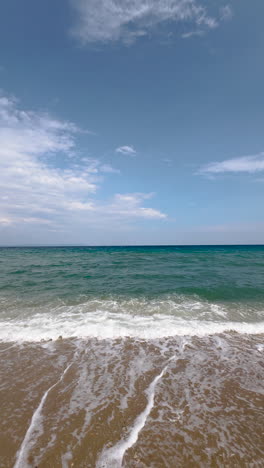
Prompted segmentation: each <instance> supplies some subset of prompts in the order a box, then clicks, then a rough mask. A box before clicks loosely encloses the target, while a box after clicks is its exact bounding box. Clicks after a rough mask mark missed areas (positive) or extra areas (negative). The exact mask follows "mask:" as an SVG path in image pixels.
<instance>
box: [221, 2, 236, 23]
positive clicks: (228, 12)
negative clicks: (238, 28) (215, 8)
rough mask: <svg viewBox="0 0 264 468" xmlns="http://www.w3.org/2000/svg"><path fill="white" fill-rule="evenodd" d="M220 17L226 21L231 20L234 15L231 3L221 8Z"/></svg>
mask: <svg viewBox="0 0 264 468" xmlns="http://www.w3.org/2000/svg"><path fill="white" fill-rule="evenodd" d="M220 15H221V16H220V17H221V19H222V20H224V21H229V20H230V19H231V18H232V17H233V11H232V8H231V7H230V5H225V6H224V7H223V8H220Z"/></svg>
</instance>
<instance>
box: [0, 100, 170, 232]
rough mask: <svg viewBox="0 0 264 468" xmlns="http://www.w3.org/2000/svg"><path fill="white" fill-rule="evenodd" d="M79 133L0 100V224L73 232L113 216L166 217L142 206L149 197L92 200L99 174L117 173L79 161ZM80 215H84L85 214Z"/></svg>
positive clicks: (68, 125) (87, 160)
mask: <svg viewBox="0 0 264 468" xmlns="http://www.w3.org/2000/svg"><path fill="white" fill-rule="evenodd" d="M78 132H79V129H78V128H77V127H76V126H75V125H74V124H73V123H71V122H66V121H62V120H58V119H54V118H53V117H51V116H50V115H48V114H43V113H41V112H35V111H34V112H33V111H27V110H21V109H20V108H19V105H18V103H17V101H16V100H15V99H13V98H9V97H6V96H2V97H1V96H0V141H1V144H0V193H1V196H0V226H1V227H2V229H7V228H12V227H13V228H14V229H17V228H18V227H19V229H20V228H21V226H22V225H25V226H26V225H28V226H32V227H34V229H35V228H36V227H38V228H39V229H41V230H42V231H43V230H44V229H48V228H49V230H51V228H52V229H53V230H56V229H58V230H63V228H64V227H65V226H68V229H69V230H74V226H75V223H76V224H78V225H79V228H80V229H81V228H84V227H85V228H87V225H90V224H92V225H93V226H95V227H96V225H97V223H98V222H102V221H103V220H108V221H107V222H108V223H109V222H110V221H111V219H112V218H114V219H116V218H119V219H120V220H122V219H123V220H124V219H125V220H127V219H129V218H130V219H134V218H147V219H150V218H153V219H154V218H156V219H159V218H160V219H161V218H163V217H165V215H163V214H162V213H160V212H159V211H158V210H154V209H152V208H145V207H144V206H142V203H143V201H144V200H146V199H147V198H149V197H150V195H149V194H147V195H144V194H134V195H133V194H132V195H129V196H127V197H130V198H128V199H127V200H126V202H125V201H124V198H122V197H126V196H124V195H118V196H115V197H114V198H112V199H110V201H102V200H100V201H99V200H98V199H96V193H97V191H98V190H99V188H100V186H101V184H102V183H103V181H104V176H103V175H104V174H107V173H108V174H111V173H119V170H118V169H115V168H113V167H112V166H111V165H109V164H102V163H101V162H100V161H99V160H97V159H90V158H81V157H80V156H78V153H77V150H76V137H77V134H78ZM84 215H85V216H84Z"/></svg>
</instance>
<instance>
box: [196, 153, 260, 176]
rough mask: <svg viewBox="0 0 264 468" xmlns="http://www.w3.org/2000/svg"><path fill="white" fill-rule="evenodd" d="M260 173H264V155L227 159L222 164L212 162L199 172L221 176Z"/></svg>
mask: <svg viewBox="0 0 264 468" xmlns="http://www.w3.org/2000/svg"><path fill="white" fill-rule="evenodd" d="M260 171H264V153H259V154H255V155H252V156H242V157H240V158H234V159H226V160H225V161H221V162H212V163H209V164H206V165H205V166H203V167H202V168H201V169H200V171H199V172H200V173H202V174H220V173H225V172H231V173H240V172H247V173H251V174H253V173H255V172H260Z"/></svg>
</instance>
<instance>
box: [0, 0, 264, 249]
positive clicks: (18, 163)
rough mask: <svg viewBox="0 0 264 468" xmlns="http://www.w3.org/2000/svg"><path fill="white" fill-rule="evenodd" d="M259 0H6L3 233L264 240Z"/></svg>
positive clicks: (29, 239)
mask: <svg viewBox="0 0 264 468" xmlns="http://www.w3.org/2000/svg"><path fill="white" fill-rule="evenodd" d="M263 17H264V3H263V1H262V0H255V1H254V3H252V2H248V1H246V0H240V1H238V0H230V1H222V0H215V1H214V0H211V1H206V0H155V1H154V0H130V1H128V0H100V1H99V0H67V1H65V2H62V1H61V0H46V1H45V2H36V1H35V0H28V1H27V2H21V1H20V0H9V2H2V3H1V5H0V90H1V91H0V244H1V245H21V244H23V245H24V244H56V245H57V244H87V245H98V244H103V245H107V244H108V245H109V244H112V245H114V244H121V245H123V244H209V243H211V244H215V243H224V244H225V243H263V242H264V219H263V211H264V210H263V200H264V197H263V194H264V193H263V192H264V137H263V135H264V132H263V122H264V119H263V117H264V93H263V83H264V61H263V52H264V28H263Z"/></svg>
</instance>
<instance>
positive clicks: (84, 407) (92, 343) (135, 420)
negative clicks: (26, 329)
mask: <svg viewBox="0 0 264 468" xmlns="http://www.w3.org/2000/svg"><path fill="white" fill-rule="evenodd" d="M263 338H264V337H263V335H241V334H238V333H228V334H222V335H214V336H208V337H203V338H197V337H175V338H163V339H156V340H140V339H138V340H137V339H132V338H127V339H126V338H122V339H121V338H120V339H115V340H110V339H109V340H98V339H95V338H94V339H83V340H80V339H74V338H72V339H67V340H57V341H52V342H41V343H23V344H15V343H1V344H0V358H1V365H0V372H1V374H0V382H1V383H0V391H1V399H0V405H1V407H0V412H1V420H0V467H1V468H2V467H3V468H9V467H13V466H15V467H16V468H26V467H39V468H51V467H52V468H57V467H62V468H66V467H74V468H75V467H76V468H82V467H86V468H87V467H90V468H92V467H96V468H103V467H107V468H111V467H112V468H113V467H115V468H117V467H121V466H123V467H127V468H147V467H153V468H163V467H169V468H174V467H190V468H191V467H192V468H193V467H252V468H253V467H263V466H264V391H263V377H264V360H263V353H264V346H263Z"/></svg>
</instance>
